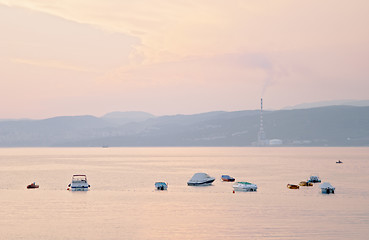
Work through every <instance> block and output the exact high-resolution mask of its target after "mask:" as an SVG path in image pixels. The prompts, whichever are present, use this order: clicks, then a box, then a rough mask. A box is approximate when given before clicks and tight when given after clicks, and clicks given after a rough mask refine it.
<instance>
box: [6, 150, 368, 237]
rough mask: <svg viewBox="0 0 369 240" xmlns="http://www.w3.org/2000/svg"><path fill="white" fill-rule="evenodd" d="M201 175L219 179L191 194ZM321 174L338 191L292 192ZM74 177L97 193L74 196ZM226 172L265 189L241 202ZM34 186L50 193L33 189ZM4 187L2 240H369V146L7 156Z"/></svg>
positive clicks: (25, 152)
mask: <svg viewBox="0 0 369 240" xmlns="http://www.w3.org/2000/svg"><path fill="white" fill-rule="evenodd" d="M339 159H340V160H341V161H343V164H336V163H335V162H336V161H338V160H339ZM196 172H206V173H208V174H209V175H210V176H213V177H215V178H216V181H215V182H214V184H213V185H212V186H209V187H188V186H187V184H186V182H187V181H188V180H189V179H190V178H191V177H192V175H193V174H194V173H196ZM313 173H315V174H318V175H319V176H320V178H321V179H322V180H323V182H324V181H328V182H330V183H331V184H332V185H333V186H335V187H336V193H335V194H331V195H322V194H321V193H320V189H319V187H318V185H315V186H314V187H310V188H307V187H302V188H300V189H299V190H291V189H288V188H287V187H286V185H287V183H294V184H298V183H299V182H300V181H303V180H307V178H308V177H309V176H310V175H311V174H313ZM73 174H87V177H88V181H89V184H90V185H91V190H90V191H89V192H69V191H67V190H66V187H67V185H68V184H69V183H70V179H71V177H72V175H73ZM222 174H229V175H231V176H233V177H235V178H236V180H239V181H249V182H252V183H255V184H257V185H258V191H257V192H236V193H235V194H233V193H232V190H233V188H232V183H226V182H221V181H220V176H221V175H222ZM33 181H36V182H37V183H38V184H39V185H40V188H39V189H33V190H27V189H26V186H27V184H29V183H31V182H33ZM155 181H165V182H168V183H169V187H168V191H163V192H161V191H155V190H154V183H155ZM0 182H1V185H0V213H1V218H0V239H30V240H33V239H37V240H40V239H92V240H93V239H138V240H140V239H161V240H163V239H224V238H227V239H232V240H234V239H309V240H310V239H312V238H314V239H368V236H369V148H24V149H20V148H14V149H0Z"/></svg>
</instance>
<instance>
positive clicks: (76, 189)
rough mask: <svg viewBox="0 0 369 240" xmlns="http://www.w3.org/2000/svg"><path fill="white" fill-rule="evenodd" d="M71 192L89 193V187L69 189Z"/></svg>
mask: <svg viewBox="0 0 369 240" xmlns="http://www.w3.org/2000/svg"><path fill="white" fill-rule="evenodd" d="M68 190H69V191H72V192H77V191H88V190H89V189H88V187H69V189H68Z"/></svg>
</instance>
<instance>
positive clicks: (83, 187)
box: [67, 174, 90, 191]
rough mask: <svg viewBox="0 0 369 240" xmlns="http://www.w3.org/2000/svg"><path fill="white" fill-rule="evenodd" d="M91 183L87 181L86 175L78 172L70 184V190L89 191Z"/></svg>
mask: <svg viewBox="0 0 369 240" xmlns="http://www.w3.org/2000/svg"><path fill="white" fill-rule="evenodd" d="M89 188H90V185H89V184H88V183H87V177H86V175H80V174H76V175H73V177H72V182H71V183H70V184H69V185H68V188H67V190H70V191H88V190H89Z"/></svg>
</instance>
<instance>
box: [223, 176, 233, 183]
mask: <svg viewBox="0 0 369 240" xmlns="http://www.w3.org/2000/svg"><path fill="white" fill-rule="evenodd" d="M234 180H235V179H234V178H233V177H231V176H229V175H222V181H223V182H234Z"/></svg>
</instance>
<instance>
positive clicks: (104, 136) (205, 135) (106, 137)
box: [0, 106, 369, 147]
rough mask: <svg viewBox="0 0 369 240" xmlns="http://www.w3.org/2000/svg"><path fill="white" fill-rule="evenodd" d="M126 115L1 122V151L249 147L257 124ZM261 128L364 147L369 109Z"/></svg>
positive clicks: (284, 115)
mask: <svg viewBox="0 0 369 240" xmlns="http://www.w3.org/2000/svg"><path fill="white" fill-rule="evenodd" d="M114 115H116V116H117V119H121V120H122V122H123V121H126V123H125V124H121V123H122V122H121V121H119V122H114V121H110V119H112V118H114V117H111V116H114ZM128 115H129V114H128ZM133 115H134V114H133ZM125 116H127V115H125V114H122V115H120V113H114V114H112V115H110V117H109V115H108V117H107V116H104V117H101V118H97V117H93V116H77V117H56V118H50V119H44V120H22V121H3V122H0V146H2V147H9V146H12V147H19V146H68V147H74V146H75V147H82V146H95V147H101V146H103V145H108V146H252V144H253V142H255V141H256V138H257V133H258V130H259V122H260V119H259V111H257V110H254V111H237V112H222V111H219V112H209V113H201V114H194V115H173V116H161V117H153V116H152V115H150V114H142V115H140V114H138V115H137V117H131V118H129V117H125ZM109 118H110V119H109ZM124 119H126V120H124ZM128 119H130V120H128ZM118 123H119V124H118ZM264 129H265V133H266V137H267V138H268V139H280V140H281V141H283V145H282V146H369V107H353V106H330V107H320V108H311V109H298V110H279V111H265V112H264Z"/></svg>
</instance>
